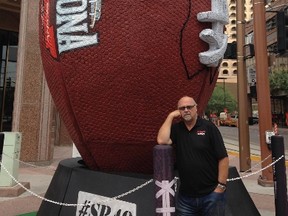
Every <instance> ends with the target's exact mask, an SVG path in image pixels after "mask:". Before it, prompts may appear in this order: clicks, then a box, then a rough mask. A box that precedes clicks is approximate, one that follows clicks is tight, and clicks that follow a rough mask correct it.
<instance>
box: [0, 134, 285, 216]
mask: <svg viewBox="0 0 288 216" xmlns="http://www.w3.org/2000/svg"><path fill="white" fill-rule="evenodd" d="M285 130H286V129H285ZM285 132H287V133H288V129H287V131H285ZM284 142H285V140H284ZM286 142H287V140H286ZM224 143H225V146H226V148H227V150H228V153H229V162H230V166H235V167H236V168H237V170H238V172H239V154H238V150H239V146H238V143H237V142H235V141H233V140H229V139H225V138H224ZM72 155H75V154H74V151H73V147H72V146H55V147H54V158H53V161H52V164H51V165H49V166H32V165H28V164H25V163H20V165H19V170H18V179H17V180H18V181H19V182H20V183H25V182H26V183H27V182H28V183H29V184H30V189H29V191H25V192H24V193H22V194H21V195H19V196H16V197H0V209H1V211H0V216H16V215H21V214H25V213H29V212H37V211H38V209H39V207H40V205H41V202H42V198H43V197H44V195H45V192H46V191H47V188H48V186H49V184H50V181H51V179H52V177H53V175H54V172H55V170H56V169H57V166H58V163H59V162H60V161H61V160H63V159H66V158H71V157H72ZM260 155H261V154H260V150H259V147H255V146H252V147H251V170H250V171H249V172H239V175H240V176H244V177H242V182H243V183H244V185H245V187H246V189H247V191H248V192H249V194H250V197H251V198H252V200H253V202H254V203H255V206H256V207H257V209H258V211H259V213H260V214H261V216H273V215H275V204H274V203H275V198H274V187H263V186H261V185H259V184H258V178H259V176H260V175H261V160H260ZM286 155H287V154H286ZM285 157H286V158H288V157H287V156H285ZM259 171H260V172H259ZM286 173H287V168H286ZM2 188H3V187H2ZM0 189H1V187H0Z"/></svg>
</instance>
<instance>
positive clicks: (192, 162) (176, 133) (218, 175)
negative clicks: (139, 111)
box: [157, 96, 229, 216]
mask: <svg viewBox="0 0 288 216" xmlns="http://www.w3.org/2000/svg"><path fill="white" fill-rule="evenodd" d="M178 118H181V121H180V122H178V123H173V120H174V119H178ZM157 142H158V144H160V145H162V144H173V146H174V147H175V150H176V164H177V169H178V172H179V178H180V188H179V194H178V197H177V204H176V209H177V216H194V215H197V216H198V215H199V216H200V215H202V216H209V215H211V216H212V215H213V216H220V215H221V216H222V215H225V203H226V192H225V190H226V181H227V177H228V168H229V159H228V155H227V151H226V148H225V146H224V142H223V138H222V136H221V134H220V132H219V130H218V128H217V127H216V126H215V124H213V123H212V122H210V121H207V120H205V119H202V118H200V117H198V114H197V104H196V102H195V100H194V99H193V98H192V97H189V96H184V97H182V98H181V99H180V100H179V101H178V107H177V110H175V111H173V112H171V113H169V115H168V116H167V118H166V120H165V121H164V123H163V125H162V126H161V128H160V129H159V132H158V136H157Z"/></svg>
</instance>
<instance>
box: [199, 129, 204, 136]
mask: <svg viewBox="0 0 288 216" xmlns="http://www.w3.org/2000/svg"><path fill="white" fill-rule="evenodd" d="M205 134H206V131H204V130H199V131H197V135H198V136H205Z"/></svg>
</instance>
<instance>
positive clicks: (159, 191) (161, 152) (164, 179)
mask: <svg viewBox="0 0 288 216" xmlns="http://www.w3.org/2000/svg"><path fill="white" fill-rule="evenodd" d="M153 164H154V180H155V184H156V186H155V198H156V210H155V213H156V214H155V215H156V216H161V215H170V216H175V215H176V213H175V211H176V210H175V191H174V186H175V181H176V180H175V178H174V177H175V175H174V158H173V148H172V146H171V145H156V146H155V147H154V149H153Z"/></svg>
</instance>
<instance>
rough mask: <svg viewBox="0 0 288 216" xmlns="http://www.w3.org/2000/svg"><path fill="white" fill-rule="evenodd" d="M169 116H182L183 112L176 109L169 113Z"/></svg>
mask: <svg viewBox="0 0 288 216" xmlns="http://www.w3.org/2000/svg"><path fill="white" fill-rule="evenodd" d="M169 116H171V117H173V119H174V118H178V117H180V116H181V113H180V111H179V110H175V111H173V112H171V113H170V114H169Z"/></svg>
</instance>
